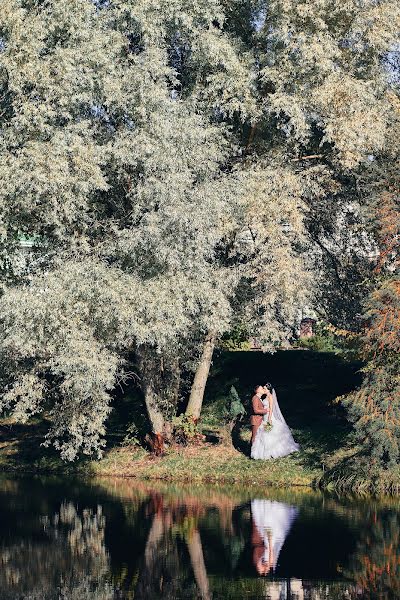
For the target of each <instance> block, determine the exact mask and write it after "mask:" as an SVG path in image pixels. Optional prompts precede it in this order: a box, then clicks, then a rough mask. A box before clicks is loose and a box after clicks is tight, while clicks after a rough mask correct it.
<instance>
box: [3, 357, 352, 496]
mask: <svg viewBox="0 0 400 600" xmlns="http://www.w3.org/2000/svg"><path fill="white" fill-rule="evenodd" d="M359 366H360V365H359V364H357V363H351V362H346V361H344V360H343V359H341V358H340V357H338V356H335V355H334V354H332V353H317V352H312V351H307V350H292V351H281V352H277V353H276V354H274V355H268V354H262V353H260V352H221V353H219V354H217V355H216V357H215V359H214V364H213V368H212V371H211V375H210V379H209V382H208V385H207V390H206V398H205V404H204V411H203V418H202V427H203V431H204V433H205V434H206V436H207V439H208V442H206V443H205V444H203V445H201V446H197V447H188V448H182V447H172V448H169V449H168V451H167V454H166V455H165V456H164V457H162V458H154V457H152V456H150V455H149V454H148V453H147V452H146V451H145V450H144V449H143V448H138V447H136V446H132V447H129V446H128V447H126V446H121V441H122V439H123V437H124V434H125V431H126V427H127V422H130V421H131V420H132V419H133V420H135V418H136V415H137V420H138V422H139V423H141V424H142V423H143V415H142V412H143V411H142V410H140V409H139V410H137V402H138V401H137V400H136V404H135V403H133V402H132V395H130V394H126V395H125V396H124V397H123V398H120V399H119V400H118V401H117V402H116V409H115V411H114V415H113V418H112V420H111V421H110V425H109V435H108V449H107V451H106V453H105V455H104V458H103V459H102V460H100V461H90V460H88V459H86V460H80V461H78V462H76V463H72V464H66V463H64V462H62V461H61V460H60V459H59V458H58V456H57V454H56V453H55V452H54V451H53V450H52V449H45V448H43V447H42V446H40V442H41V441H42V440H43V436H44V433H45V431H46V427H47V424H46V422H43V421H38V420H35V421H32V422H31V423H30V424H28V425H11V424H7V422H3V423H2V424H0V425H1V426H0V469H2V470H5V471H13V472H27V471H29V472H36V473H60V474H70V473H72V472H74V473H76V472H79V473H84V474H93V475H106V476H124V477H141V478H144V479H158V480H165V481H193V482H201V481H216V482H220V483H233V482H236V483H246V484H248V483H251V484H253V483H258V484H260V485H274V486H279V487H284V486H290V485H303V486H310V485H312V484H316V483H318V482H319V481H320V480H323V477H324V472H325V471H326V469H327V468H328V467H330V468H331V467H332V465H333V464H334V462H335V456H336V455H337V454H338V453H339V454H340V452H341V451H342V449H343V446H344V445H345V443H346V439H347V436H348V433H349V428H348V425H347V423H346V420H345V418H344V415H343V412H342V411H341V409H340V407H338V406H337V405H335V404H334V403H333V401H334V399H335V398H336V397H337V396H339V395H341V394H343V393H346V392H347V391H349V390H351V389H353V388H354V387H355V386H356V385H357V384H358V383H359V379H360V377H359V374H358V373H357V372H358V369H359ZM267 380H268V381H271V382H272V383H273V385H274V386H275V388H276V390H277V393H278V397H279V402H280V405H281V408H282V411H283V413H284V415H285V417H286V419H287V421H288V424H289V425H290V427H291V428H292V430H293V433H294V436H295V438H296V440H297V441H298V442H299V443H300V446H301V452H299V453H298V454H295V455H292V456H289V457H286V458H283V459H278V460H271V461H253V460H250V458H249V450H250V444H249V438H250V428H249V423H248V418H245V419H244V420H243V421H242V423H241V425H240V427H238V428H236V430H235V432H234V435H233V438H232V443H231V442H230V440H228V441H227V440H226V435H225V437H224V436H222V435H221V430H222V429H223V412H224V409H225V407H226V403H227V394H228V392H229V389H230V386H231V385H235V387H236V388H237V390H238V392H239V395H240V397H241V399H242V401H243V403H244V404H245V405H246V404H247V405H248V404H249V402H250V398H251V390H252V388H253V387H254V385H255V384H256V383H264V382H265V381H267ZM132 407H134V408H135V410H132Z"/></svg>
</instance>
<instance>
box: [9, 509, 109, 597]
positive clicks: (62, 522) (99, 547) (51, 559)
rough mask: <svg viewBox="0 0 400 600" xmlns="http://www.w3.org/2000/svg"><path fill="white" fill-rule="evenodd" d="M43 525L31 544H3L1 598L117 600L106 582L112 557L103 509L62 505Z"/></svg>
mask: <svg viewBox="0 0 400 600" xmlns="http://www.w3.org/2000/svg"><path fill="white" fill-rule="evenodd" d="M40 524H41V527H40V528H39V527H38V528H37V529H36V530H35V531H34V533H33V535H30V536H29V538H27V539H26V540H21V541H16V542H15V543H12V544H9V545H5V544H4V543H3V544H1V545H0V561H1V566H2V568H1V569H0V589H1V592H2V598H3V599H4V600H5V599H6V598H16V597H18V598H19V597H21V598H23V597H24V596H23V594H28V597H29V598H30V599H31V598H32V600H36V598H37V599H39V598H40V599H41V600H45V599H47V598H49V599H50V598H51V599H53V598H57V597H59V598H64V597H65V598H68V599H70V598H71V599H72V598H74V599H75V598H76V599H77V600H78V598H79V599H84V598H85V597H88V598H89V597H90V598H91V600H108V599H110V598H112V597H113V596H112V594H111V588H110V587H109V586H108V585H107V584H106V583H105V581H104V576H105V575H106V573H107V570H108V556H107V552H106V548H105V545H104V527H105V520H104V516H103V514H102V509H101V506H98V507H97V510H96V511H93V510H91V509H83V510H81V511H78V509H77V508H76V506H75V505H74V504H73V503H72V502H63V503H62V505H61V507H60V510H59V511H58V512H56V513H55V514H53V515H51V516H48V515H47V516H44V517H42V518H41V519H40ZM88 574H90V577H89V576H88ZM102 580H103V583H100V582H101V581H102ZM55 590H58V591H57V592H56V591H55ZM55 594H58V595H55Z"/></svg>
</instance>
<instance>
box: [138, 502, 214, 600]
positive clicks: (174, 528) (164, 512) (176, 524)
mask: <svg viewBox="0 0 400 600" xmlns="http://www.w3.org/2000/svg"><path fill="white" fill-rule="evenodd" d="M148 510H149V513H152V514H153V517H152V522H151V527H150V531H149V534H148V537H147V541H146V546H145V550H144V556H143V559H142V564H141V566H140V568H139V575H138V579H137V584H136V587H135V594H134V597H135V598H138V599H145V598H146V599H147V598H154V599H155V598H161V597H162V598H165V599H169V598H170V599H171V600H172V599H176V598H193V599H194V598H204V599H205V600H208V599H209V598H210V592H209V583H208V576H207V571H206V567H205V563H204V557H203V548H202V544H201V538H200V533H199V530H198V521H199V518H200V516H201V515H202V514H203V512H204V509H203V507H202V506H201V504H200V503H199V502H198V501H193V502H185V503H182V502H179V500H177V501H169V502H168V501H165V499H164V498H163V496H161V495H160V494H157V493H153V494H152V495H151V496H150V501H149V504H148ZM191 570H192V572H193V575H194V579H195V581H193V575H192V573H191Z"/></svg>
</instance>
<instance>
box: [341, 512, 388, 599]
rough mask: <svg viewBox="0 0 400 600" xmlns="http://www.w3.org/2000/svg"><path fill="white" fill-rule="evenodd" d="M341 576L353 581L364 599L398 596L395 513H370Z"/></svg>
mask: <svg viewBox="0 0 400 600" xmlns="http://www.w3.org/2000/svg"><path fill="white" fill-rule="evenodd" d="M345 575H347V576H348V577H351V579H353V580H354V581H356V582H357V587H358V588H359V589H360V590H362V597H363V598H365V599H370V598H371V599H372V598H384V599H385V600H386V599H389V598H400V514H399V513H398V512H394V511H393V512H392V511H382V512H374V511H371V512H370V514H369V515H368V526H366V525H365V524H364V527H363V529H362V531H361V534H360V539H359V541H358V543H357V550H356V552H355V553H354V555H353V557H352V558H351V559H350V562H349V569H348V570H347V571H346V573H345Z"/></svg>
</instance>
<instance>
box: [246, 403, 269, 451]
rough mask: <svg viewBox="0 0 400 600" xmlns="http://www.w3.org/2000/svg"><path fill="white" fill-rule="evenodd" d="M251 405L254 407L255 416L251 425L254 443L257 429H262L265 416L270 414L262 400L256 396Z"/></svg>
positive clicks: (251, 420) (252, 416) (252, 417)
mask: <svg viewBox="0 0 400 600" xmlns="http://www.w3.org/2000/svg"><path fill="white" fill-rule="evenodd" d="M251 403H252V405H253V414H252V415H251V417H250V423H251V443H253V442H254V438H255V437H256V433H257V429H258V428H259V427H260V425H261V423H262V420H263V415H266V414H267V413H268V412H269V409H268V408H264V405H263V403H262V402H261V398H260V397H259V396H257V394H255V395H254V396H253V398H252V399H251Z"/></svg>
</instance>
